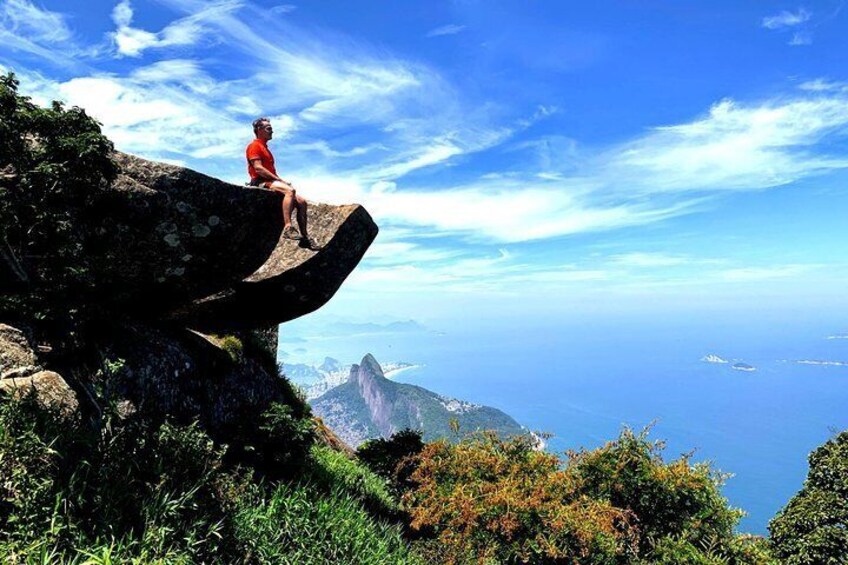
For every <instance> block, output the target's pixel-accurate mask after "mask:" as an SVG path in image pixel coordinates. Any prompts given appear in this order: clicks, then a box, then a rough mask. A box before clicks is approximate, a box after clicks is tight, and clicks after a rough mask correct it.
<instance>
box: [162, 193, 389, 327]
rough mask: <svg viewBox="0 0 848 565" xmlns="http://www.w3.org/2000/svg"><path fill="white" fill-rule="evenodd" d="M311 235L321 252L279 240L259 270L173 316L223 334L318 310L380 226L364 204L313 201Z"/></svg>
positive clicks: (283, 320) (347, 272) (192, 324)
mask: <svg viewBox="0 0 848 565" xmlns="http://www.w3.org/2000/svg"><path fill="white" fill-rule="evenodd" d="M309 233H310V235H311V236H312V237H313V238H315V239H316V240H317V241H318V243H319V244H320V245H322V246H323V247H322V249H321V250H320V251H319V252H317V253H316V252H314V251H311V250H308V249H304V248H302V247H300V246H299V245H298V243H297V242H295V241H292V240H288V239H284V238H279V240H278V242H277V245H276V247H275V248H274V250H273V252H272V253H271V254H270V256H269V257H268V259H267V261H265V263H264V264H263V265H262V266H261V267H259V269H258V270H257V271H256V272H254V273H253V274H251V275H250V276H248V277H247V278H245V279H244V280H243V281H239V282H237V283H235V284H233V285H231V286H229V287H228V288H226V289H225V290H223V291H221V292H219V293H217V294H214V295H212V296H209V297H206V298H203V299H200V300H196V301H194V302H193V303H192V304H190V305H188V306H187V307H185V308H182V309H179V310H177V311H175V312H174V313H173V314H172V315H171V316H170V317H171V318H172V319H174V320H177V321H179V322H180V323H182V324H185V325H186V326H189V327H191V328H195V329H198V330H200V331H218V332H220V331H226V330H231V329H247V328H255V327H263V326H268V325H270V324H274V323H280V322H287V321H289V320H292V319H294V318H297V317H300V316H303V315H304V314H308V313H309V312H312V311H314V310H316V309H318V308H320V307H321V306H323V305H324V304H325V303H326V302H327V301H328V300H329V299H330V298H332V296H333V294H335V293H336V291H337V290H338V289H339V287H340V286H341V284H342V282H343V281H344V279H345V278H346V277H347V275H348V274H349V273H350V272H351V271H352V270H353V269H354V267H356V265H357V264H358V263H359V261H360V259H362V256H363V255H364V254H365V251H366V250H367V249H368V246H369V245H370V244H371V242H372V241H374V238H375V237H376V236H377V226H376V224H374V221H373V220H372V219H371V216H370V215H369V214H368V212H366V211H365V209H364V208H362V207H361V206H357V205H350V206H330V205H327V204H314V205H311V206H310V207H309Z"/></svg>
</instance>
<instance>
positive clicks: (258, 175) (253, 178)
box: [245, 118, 318, 249]
mask: <svg viewBox="0 0 848 565" xmlns="http://www.w3.org/2000/svg"><path fill="white" fill-rule="evenodd" d="M253 133H254V135H256V139H254V140H253V141H252V142H250V145H248V146H247V150H246V152H245V153H246V156H247V173H248V174H249V175H250V186H261V187H264V188H268V189H270V190H275V191H277V192H280V193H282V195H283V237H285V238H286V239H293V240H295V241H297V240H300V245H301V246H302V247H306V248H309V249H318V244H317V243H316V242H315V240H314V239H312V238H311V237H309V233H308V232H307V229H306V199H305V198H303V197H302V196H300V195H299V194H297V191H296V190H295V188H294V187H293V186H292V185H291V183H289V182H288V181H285V180H283V179H282V178H280V177H279V176H278V175H277V169H276V168H274V156H273V155H272V154H271V151H270V150H269V149H268V141H270V139H271V138H272V137H273V135H274V128H272V127H271V120H269V119H268V118H259V119H256V120H254V121H253ZM292 209H294V210H295V211H297V225H298V226H299V227H300V233H298V232H297V230H296V229H295V228H294V226H292V224H291V216H292Z"/></svg>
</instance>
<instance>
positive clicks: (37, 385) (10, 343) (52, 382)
mask: <svg viewBox="0 0 848 565" xmlns="http://www.w3.org/2000/svg"><path fill="white" fill-rule="evenodd" d="M0 392H2V393H4V394H6V395H9V396H12V397H15V398H21V397H23V396H26V395H29V394H34V395H35V397H36V398H37V399H38V401H39V402H41V403H42V404H43V405H45V406H48V407H51V408H55V409H57V410H59V412H60V413H62V414H64V415H66V416H68V415H71V414H73V413H75V412H76V411H77V409H78V408H79V402H78V401H77V396H76V393H75V392H74V391H73V389H71V387H70V386H68V383H66V382H65V379H63V378H62V376H61V375H59V374H58V373H55V372H53V371H43V370H41V366H40V365H39V364H38V361H37V359H36V354H35V351H34V350H33V348H32V347H31V346H30V344H29V340H28V339H27V337H26V334H25V333H24V332H23V331H21V330H19V329H17V328H13V327H12V326H8V325H6V324H0Z"/></svg>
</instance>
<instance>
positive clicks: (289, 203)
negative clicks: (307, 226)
mask: <svg viewBox="0 0 848 565" xmlns="http://www.w3.org/2000/svg"><path fill="white" fill-rule="evenodd" d="M268 188H270V189H271V190H274V191H276V192H280V193H282V195H283V230H287V229H289V228H290V227H291V217H292V209H293V208H295V207H296V206H297V199H298V196H297V191H296V190H295V189H294V188H290V187H289V186H288V185H286V184H283V183H281V182H280V181H274V182H272V183H271V186H270V187H268Z"/></svg>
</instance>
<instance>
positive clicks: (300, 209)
mask: <svg viewBox="0 0 848 565" xmlns="http://www.w3.org/2000/svg"><path fill="white" fill-rule="evenodd" d="M306 206H307V204H306V198H304V197H303V196H297V195H295V208H296V209H297V226H298V227H299V228H300V235H301V236H303V237H304V238H305V239H308V238H309V232H308V231H307V230H306Z"/></svg>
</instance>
